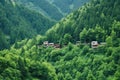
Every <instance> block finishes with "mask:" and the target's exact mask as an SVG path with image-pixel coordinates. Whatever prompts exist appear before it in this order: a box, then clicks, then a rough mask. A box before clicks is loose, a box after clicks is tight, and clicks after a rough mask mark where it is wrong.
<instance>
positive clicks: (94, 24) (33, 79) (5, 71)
mask: <svg viewBox="0 0 120 80" xmlns="http://www.w3.org/2000/svg"><path fill="white" fill-rule="evenodd" d="M119 4H120V1H119V0H92V1H91V2H90V3H89V4H86V5H85V6H83V7H82V8H80V9H79V10H77V11H75V12H74V13H71V14H70V15H68V16H67V17H66V18H64V19H63V20H61V21H60V22H59V23H57V24H56V25H55V26H53V27H52V28H51V29H50V30H48V32H47V33H46V35H45V36H41V35H37V36H36V37H34V38H32V39H24V40H22V41H19V42H16V43H15V44H14V45H12V46H11V48H10V49H9V50H3V51H0V79H1V80H3V79H5V80H16V79H17V80H120V17H119V13H120V11H119V8H120V5H119ZM50 36H51V37H50ZM78 40H80V43H77V44H76V41H78ZM92 40H96V41H98V44H97V46H96V45H95V46H96V47H95V48H93V47H92V44H91V43H90V42H91V41H92ZM44 41H46V42H47V41H49V44H46V43H44ZM52 42H54V43H55V44H56V45H60V47H58V48H56V47H55V45H53V43H52ZM101 42H104V43H105V44H100V43H101Z"/></svg>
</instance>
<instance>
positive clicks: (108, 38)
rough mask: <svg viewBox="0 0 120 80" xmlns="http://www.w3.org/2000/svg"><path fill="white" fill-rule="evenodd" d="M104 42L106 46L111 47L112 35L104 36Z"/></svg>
mask: <svg viewBox="0 0 120 80" xmlns="http://www.w3.org/2000/svg"><path fill="white" fill-rule="evenodd" d="M106 43H107V46H108V47H112V46H113V41H112V37H111V36H108V37H107V38H106Z"/></svg>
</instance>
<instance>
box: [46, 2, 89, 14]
mask: <svg viewBox="0 0 120 80" xmlns="http://www.w3.org/2000/svg"><path fill="white" fill-rule="evenodd" d="M48 1H51V0H48ZM89 1H90V0H53V2H52V3H53V4H54V5H56V6H57V7H59V8H60V10H61V11H62V12H63V13H66V14H67V13H70V12H71V11H74V10H76V9H78V8H79V7H81V6H83V5H84V4H85V3H87V2H89Z"/></svg>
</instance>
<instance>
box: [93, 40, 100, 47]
mask: <svg viewBox="0 0 120 80" xmlns="http://www.w3.org/2000/svg"><path fill="white" fill-rule="evenodd" d="M98 45H99V44H98V42H97V41H92V42H91V47H92V48H97V47H98Z"/></svg>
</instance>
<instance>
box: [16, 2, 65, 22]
mask: <svg viewBox="0 0 120 80" xmlns="http://www.w3.org/2000/svg"><path fill="white" fill-rule="evenodd" d="M15 1H16V3H18V4H21V5H24V6H25V7H27V8H28V9H30V10H34V11H36V12H40V13H41V14H42V15H44V16H47V17H48V18H50V19H53V20H57V21H58V20H60V19H61V18H62V17H63V14H62V13H61V12H60V11H59V10H58V8H57V7H56V6H54V5H52V4H50V3H49V2H48V1H46V0H15Z"/></svg>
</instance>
